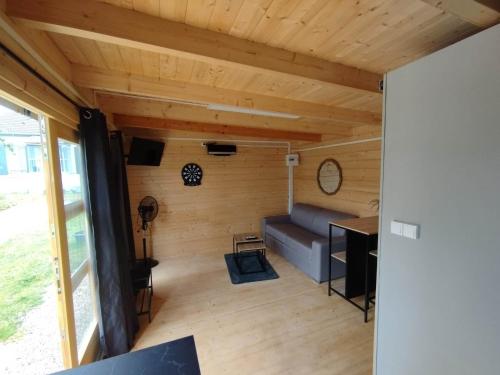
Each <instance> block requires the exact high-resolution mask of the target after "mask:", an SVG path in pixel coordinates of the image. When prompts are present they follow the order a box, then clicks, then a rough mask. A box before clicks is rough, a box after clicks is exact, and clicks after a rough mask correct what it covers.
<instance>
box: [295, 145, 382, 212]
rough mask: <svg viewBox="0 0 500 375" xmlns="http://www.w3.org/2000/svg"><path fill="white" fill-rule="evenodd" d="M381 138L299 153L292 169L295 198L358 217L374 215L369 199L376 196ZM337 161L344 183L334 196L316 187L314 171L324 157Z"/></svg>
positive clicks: (378, 182)
mask: <svg viewBox="0 0 500 375" xmlns="http://www.w3.org/2000/svg"><path fill="white" fill-rule="evenodd" d="M380 147H381V141H372V142H365V143H358V144H351V145H346V146H339V147H330V148H322V149H316V150H310V151H304V152H299V155H300V165H299V166H298V167H296V168H295V171H294V201H295V202H302V203H309V204H314V205H317V206H321V207H325V208H330V209H335V210H339V211H343V212H349V213H352V214H354V215H358V216H372V215H376V214H377V211H376V209H373V208H372V207H371V205H370V204H369V202H370V201H371V200H372V199H378V198H379V189H380V186H379V185H380V168H381V149H380ZM328 158H333V159H335V160H337V161H338V162H339V164H340V166H341V168H342V175H343V182H342V186H341V188H340V190H339V191H338V192H337V193H336V194H335V195H326V194H325V193H323V192H322V191H321V190H320V188H319V187H318V184H317V180H316V173H317V170H318V167H319V165H320V164H321V162H322V161H323V160H325V159H328Z"/></svg>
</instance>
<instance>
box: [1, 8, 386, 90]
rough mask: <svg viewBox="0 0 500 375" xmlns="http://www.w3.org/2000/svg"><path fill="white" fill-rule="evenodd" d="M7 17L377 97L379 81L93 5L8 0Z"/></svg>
mask: <svg viewBox="0 0 500 375" xmlns="http://www.w3.org/2000/svg"><path fill="white" fill-rule="evenodd" d="M6 11H7V14H8V15H9V16H11V17H14V18H16V19H19V20H21V21H23V22H26V23H27V24H28V25H29V26H31V27H34V28H39V29H41V30H46V31H51V32H56V33H61V34H66V35H71V36H76V37H82V38H88V39H93V40H98V41H101V42H107V43H114V44H118V45H122V46H126V47H135V48H140V49H143V50H148V51H153V52H158V53H167V54H169V55H176V56H181V57H187V58H191V59H193V58H194V59H197V60H200V61H205V62H208V63H216V64H221V65H225V66H230V67H236V68H239V69H246V70H248V69H250V70H251V71H252V72H259V71H260V72H264V73H273V74H275V75H278V76H281V77H284V78H285V79H289V78H290V77H294V78H295V79H297V78H300V79H302V80H305V81H308V82H313V83H316V84H322V85H325V84H326V85H335V86H345V87H350V88H353V89H356V90H363V91H369V92H375V93H379V81H380V80H381V79H382V76H381V75H380V74H377V73H372V72H368V71H365V70H361V69H358V68H354V67H350V66H347V65H343V64H339V63H334V62H330V61H327V60H323V59H319V58H316V57H313V56H308V55H303V54H299V53H294V52H290V51H286V50H284V49H280V48H276V47H271V46H268V45H265V44H262V43H256V42H252V41H249V40H246V39H241V38H237V37H234V36H230V35H227V34H223V33H217V32H214V31H211V30H205V29H200V28H196V27H193V26H189V25H186V24H183V23H179V22H173V21H169V20H167V19H164V18H160V17H155V16H152V15H148V14H145V13H140V12H137V11H134V10H130V9H126V8H121V7H118V6H114V5H110V4H107V3H103V2H99V1H95V0H87V1H81V0H64V1H60V0H23V1H19V0H7V6H6Z"/></svg>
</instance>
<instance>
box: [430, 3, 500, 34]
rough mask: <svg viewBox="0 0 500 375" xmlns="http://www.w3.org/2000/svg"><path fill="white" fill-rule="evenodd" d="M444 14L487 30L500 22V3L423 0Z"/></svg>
mask: <svg viewBox="0 0 500 375" xmlns="http://www.w3.org/2000/svg"><path fill="white" fill-rule="evenodd" d="M422 1H423V2H425V3H427V4H429V5H432V6H433V7H435V8H438V9H441V10H442V11H443V12H446V13H449V14H452V15H454V16H455V17H458V18H459V19H461V20H462V21H465V22H468V23H470V24H472V25H475V26H478V27H480V28H487V27H490V26H493V25H496V24H497V23H498V22H500V12H499V7H500V6H499V3H498V1H496V2H495V1H485V0H483V1H477V0H422Z"/></svg>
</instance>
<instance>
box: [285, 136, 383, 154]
mask: <svg viewBox="0 0 500 375" xmlns="http://www.w3.org/2000/svg"><path fill="white" fill-rule="evenodd" d="M380 140H382V137H375V138H367V139H360V140H357V141H350V142H342V143H332V144H329V145H321V146H315V147H308V148H302V149H298V150H293V152H304V151H311V150H319V149H322V148H330V147H340V146H347V145H354V144H357V143H367V142H375V141H380Z"/></svg>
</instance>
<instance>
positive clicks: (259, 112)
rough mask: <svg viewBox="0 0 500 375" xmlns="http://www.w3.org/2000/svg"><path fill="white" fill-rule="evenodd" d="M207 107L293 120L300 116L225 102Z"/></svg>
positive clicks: (215, 109)
mask: <svg viewBox="0 0 500 375" xmlns="http://www.w3.org/2000/svg"><path fill="white" fill-rule="evenodd" d="M207 109H210V110H212V111H222V112H235V113H246V114H249V115H256V116H269V117H281V118H288V119H294V120H296V119H298V118H300V116H297V115H294V114H292V113H285V112H273V111H263V110H260V109H255V108H246V107H238V106H235V105H225V104H208V105H207Z"/></svg>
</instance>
